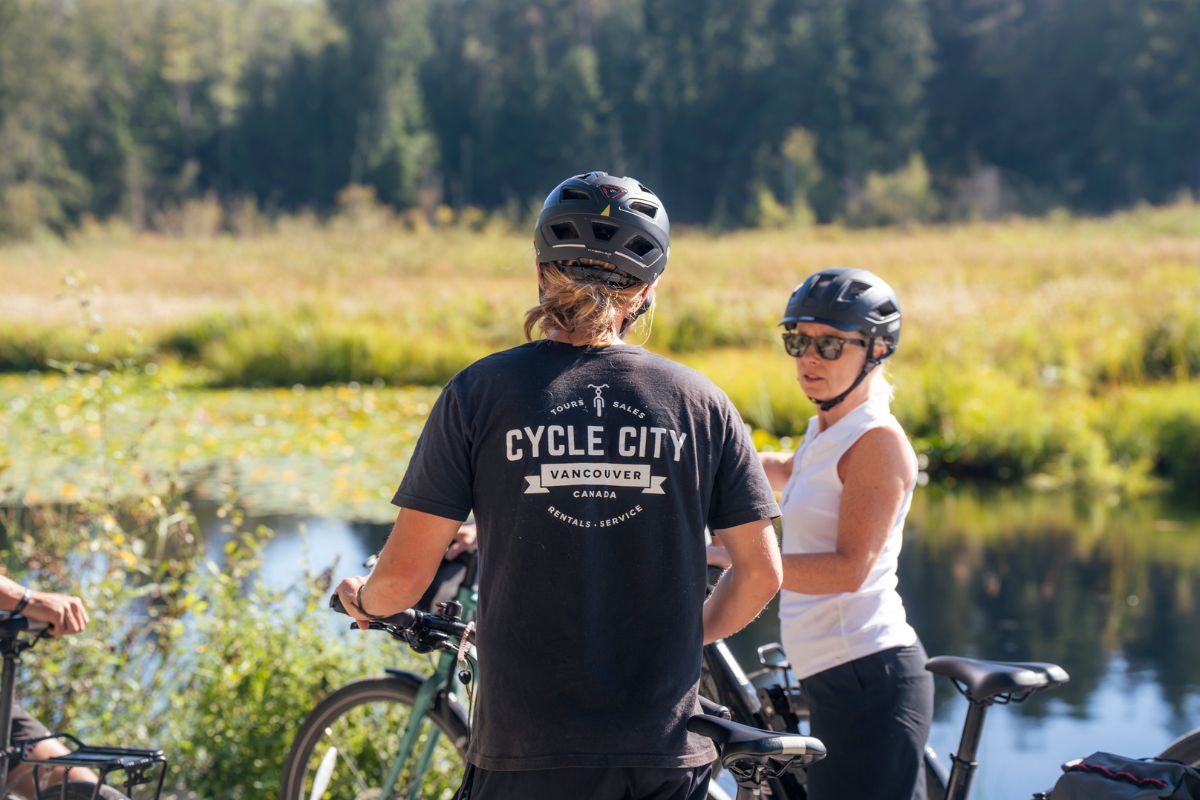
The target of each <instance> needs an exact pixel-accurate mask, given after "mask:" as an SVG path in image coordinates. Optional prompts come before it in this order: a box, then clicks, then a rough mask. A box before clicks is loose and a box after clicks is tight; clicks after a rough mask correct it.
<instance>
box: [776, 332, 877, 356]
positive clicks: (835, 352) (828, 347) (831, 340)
mask: <svg viewBox="0 0 1200 800" xmlns="http://www.w3.org/2000/svg"><path fill="white" fill-rule="evenodd" d="M847 343H849V344H852V345H856V346H858V347H866V346H867V343H866V342H865V341H863V340H862V339H847V338H845V337H842V336H809V335H808V334H807V333H794V332H792V331H785V332H784V334H783V349H784V350H787V352H788V355H789V356H795V357H796V358H800V357H801V356H803V355H804V354H805V353H807V352H808V346H809V345H811V344H815V345H816V346H817V355H819V356H820V357H821V358H823V359H825V360H826V361H837V360H838V359H839V358H841V357H842V348H844V347H845V346H846V344H847Z"/></svg>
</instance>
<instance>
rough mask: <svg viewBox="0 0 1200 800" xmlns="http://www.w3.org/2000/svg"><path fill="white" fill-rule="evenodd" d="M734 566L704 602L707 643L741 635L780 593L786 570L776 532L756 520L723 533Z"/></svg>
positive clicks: (723, 540) (723, 541) (764, 523)
mask: <svg viewBox="0 0 1200 800" xmlns="http://www.w3.org/2000/svg"><path fill="white" fill-rule="evenodd" d="M717 533H719V535H720V537H721V542H722V543H724V545H725V549H726V550H727V551H728V553H729V560H730V561H731V562H732V566H731V567H730V568H729V570H727V571H726V572H725V574H724V575H722V576H721V579H720V580H719V581H717V586H716V588H715V589H713V593H712V594H711V595H709V598H708V600H707V601H706V602H705V603H704V643H705V644H708V643H709V642H712V641H715V640H717V639H723V638H724V637H726V636H731V635H732V634H734V633H737V632H738V631H740V630H741V629H742V628H744V627H745V626H746V624H747V623H749V622H750V621H751V620H753V619H754V618H755V617H757V616H758V615H759V613H760V612H761V611H762V610H763V606H765V605H766V604H767V603H768V601H770V599H771V598H772V597H774V596H775V593H776V592H778V591H779V582H780V580H781V579H782V571H781V569H782V568H781V566H780V561H779V545H778V543H776V541H775V529H774V527H772V525H771V523H770V521H768V520H756V521H754V522H750V523H747V524H745V525H738V526H737V527H735V528H725V529H723V530H721V531H719V532H717Z"/></svg>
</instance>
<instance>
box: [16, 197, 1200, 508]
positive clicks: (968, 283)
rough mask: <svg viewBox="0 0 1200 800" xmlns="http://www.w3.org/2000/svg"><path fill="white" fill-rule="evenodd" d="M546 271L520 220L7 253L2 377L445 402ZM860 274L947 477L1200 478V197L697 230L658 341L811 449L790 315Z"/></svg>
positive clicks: (926, 442) (909, 409) (45, 245)
mask: <svg viewBox="0 0 1200 800" xmlns="http://www.w3.org/2000/svg"><path fill="white" fill-rule="evenodd" d="M532 260H533V253H532V249H531V247H530V244H529V242H528V240H527V237H526V236H524V235H515V234H512V233H508V232H505V231H504V230H502V229H500V228H498V227H496V226H491V227H486V228H484V229H476V228H473V227H464V226H455V225H450V226H447V227H442V228H429V227H425V228H420V229H413V228H411V227H404V226H401V225H399V224H398V223H396V222H395V221H394V220H390V219H388V218H381V219H376V220H373V221H370V224H367V223H365V222H363V221H362V220H361V219H358V218H357V217H354V216H353V215H351V216H348V217H346V218H335V219H334V220H333V221H331V222H329V223H325V224H319V223H317V222H316V221H315V220H313V219H304V218H296V219H285V220H282V221H280V222H279V223H278V224H276V225H274V226H272V227H270V228H268V229H264V230H262V231H260V232H258V233H255V234H253V235H248V236H245V237H243V238H231V237H228V236H217V237H192V238H187V237H178V238H163V237H149V236H139V235H134V234H131V233H129V232H128V231H122V230H120V229H111V230H110V229H105V228H103V227H100V228H94V229H88V230H86V231H85V232H84V233H81V234H80V235H79V236H78V237H77V238H76V239H74V240H72V241H68V242H57V241H43V242H35V243H31V244H23V245H13V246H8V247H5V248H0V280H3V281H4V282H5V286H6V291H5V293H4V294H3V296H0V369H7V370H10V371H28V370H44V369H53V368H54V367H55V365H56V364H62V363H66V362H74V363H85V364H91V365H93V366H94V368H96V369H103V368H105V367H106V366H108V365H111V364H112V363H114V362H115V361H116V360H120V359H124V360H126V361H130V362H135V363H141V364H146V363H151V362H153V363H156V364H157V365H158V366H159V367H161V368H162V369H164V371H171V369H172V366H171V365H172V364H180V365H182V366H183V370H182V373H181V374H183V375H185V376H186V377H185V378H184V380H185V382H186V383H189V384H191V385H200V386H209V387H228V388H237V387H292V386H294V385H306V386H321V385H326V384H334V385H339V384H343V385H344V384H350V383H355V384H358V385H362V386H377V385H379V384H383V385H388V386H408V385H414V384H415V385H424V386H438V385H440V384H442V383H443V382H444V381H445V380H446V379H448V378H449V377H450V376H451V375H453V374H454V373H455V372H456V371H457V370H459V369H460V368H462V367H463V366H465V365H466V364H468V363H470V362H471V361H472V360H474V359H476V358H478V357H479V356H480V355H482V354H484V353H486V352H490V351H492V350H495V349H499V348H503V347H509V346H512V345H515V344H518V343H519V342H520V341H521V340H522V335H521V331H520V324H521V319H522V312H523V311H524V310H525V308H526V307H527V306H528V305H530V304H531V303H532V302H533V301H534V300H535V297H536V294H535V288H534V282H533V275H532ZM839 264H847V265H859V266H864V267H867V268H869V269H872V270H874V271H876V272H878V273H879V274H881V275H883V276H884V277H886V278H887V279H888V280H889V281H890V282H891V283H892V284H893V285H894V286H895V287H896V289H897V291H898V293H899V296H900V298H901V301H902V305H903V309H904V314H905V327H904V334H903V339H902V342H901V348H900V352H899V354H898V355H897V356H896V358H895V361H894V363H893V364H892V365H890V366H891V369H892V372H893V375H894V378H895V381H896V384H897V387H898V392H897V398H896V408H897V412H898V414H899V415H900V416H901V418H902V419H903V420H904V422H905V423H906V425H908V426H909V431H910V433H911V434H912V435H913V437H914V439H915V440H916V442H917V444H918V448H919V449H920V450H921V451H922V452H923V454H924V455H925V456H926V457H927V458H928V459H929V463H930V474H931V475H932V476H934V477H935V478H936V479H939V480H941V479H954V480H964V479H981V478H982V479H987V480H999V481H1021V480H1029V479H1036V480H1037V481H1039V482H1043V483H1046V484H1054V485H1059V484H1062V483H1068V484H1076V485H1097V486H1108V485H1113V484H1124V485H1127V486H1137V485H1144V484H1145V483H1146V482H1147V481H1148V480H1149V479H1150V478H1153V477H1154V476H1166V477H1168V478H1169V479H1170V480H1171V481H1173V482H1179V481H1183V482H1184V483H1187V481H1188V480H1190V479H1188V478H1187V474H1188V473H1187V470H1186V464H1187V462H1188V459H1189V457H1190V454H1191V453H1192V452H1194V448H1195V443H1196V438H1197V437H1196V434H1195V432H1194V431H1195V425H1196V421H1197V419H1198V418H1200V413H1198V412H1197V410H1196V408H1197V406H1198V405H1200V400H1198V399H1196V398H1197V395H1200V389H1197V388H1196V387H1197V381H1198V380H1200V279H1198V277H1197V276H1200V207H1198V206H1197V205H1196V204H1194V203H1191V202H1182V203H1179V204H1177V205H1175V206H1171V207H1167V208H1160V209H1150V208H1140V209H1135V210H1133V211H1130V212H1128V213H1125V214H1121V215H1117V216H1114V217H1111V218H1107V219H1072V218H1067V217H1052V218H1050V219H1046V220H1040V221H1039V220H1015V221H1012V222H1008V223H999V224H968V225H962V226H956V227H948V228H933V227H928V228H924V227H914V228H908V229H903V230H895V229H893V230H862V231H849V230H844V229H841V228H838V227H815V228H803V229H796V230H771V231H755V232H739V233H731V234H725V235H714V234H710V233H705V232H701V231H688V230H683V231H678V232H677V233H676V236H675V246H674V248H673V252H672V260H671V266H670V268H669V269H668V271H667V273H666V274H665V276H664V278H663V282H662V284H661V286H660V288H659V292H658V303H657V305H656V310H655V313H654V316H653V326H652V331H651V333H650V335H649V338H648V340H647V341H646V344H647V346H648V347H650V348H652V349H655V350H658V351H660V352H663V353H665V354H667V355H670V356H672V357H676V358H680V359H681V360H684V361H685V362H687V363H690V364H692V365H694V366H696V367H697V368H699V369H701V370H702V371H704V372H705V373H706V374H708V375H709V376H710V377H712V378H713V379H714V380H715V381H716V382H717V383H718V384H719V385H720V386H721V387H722V388H723V389H725V390H726V391H727V392H728V393H729V395H730V396H731V397H732V398H733V399H734V401H735V403H736V404H737V405H738V407H739V409H741V411H742V412H743V414H744V415H745V417H746V419H747V420H748V421H749V422H750V423H751V424H752V425H753V426H754V427H756V428H758V429H761V430H763V431H765V432H766V434H769V435H771V436H789V435H795V434H797V433H799V432H801V431H802V430H803V428H804V425H805V422H806V420H807V418H808V416H809V415H810V414H811V413H812V408H811V405H810V404H809V403H808V401H807V400H806V399H805V398H804V397H803V396H802V395H801V394H800V393H799V391H798V388H797V387H796V385H795V382H794V380H793V378H792V373H791V370H792V367H791V361H790V359H788V358H786V357H785V356H784V355H783V354H782V352H781V350H780V348H779V345H778V328H777V327H776V322H777V320H778V317H779V314H780V312H781V309H782V307H783V305H784V302H785V301H786V299H787V296H788V294H789V293H790V291H791V289H792V288H793V287H794V286H795V284H796V283H797V282H798V281H799V280H800V279H801V278H803V277H804V276H805V275H806V274H808V273H809V272H811V271H812V270H814V269H817V268H820V267H823V266H829V265H839ZM81 269H86V271H87V274H88V275H89V276H90V279H91V280H92V281H94V282H95V284H96V286H97V287H98V289H99V291H98V293H96V294H95V296H94V298H93V302H92V304H91V305H90V306H89V307H88V309H87V310H86V313H85V314H84V317H85V318H84V319H83V320H82V323H83V324H82V326H81V325H80V322H81V320H80V309H79V308H78V306H77V304H76V303H74V302H73V301H72V300H71V298H70V297H69V293H67V295H68V296H64V292H63V291H62V288H61V286H60V280H61V276H62V275H63V274H74V273H76V272H77V271H79V270H81ZM97 320H98V321H97ZM131 329H132V330H136V331H138V335H139V338H138V339H137V340H136V342H137V343H136V344H132V345H131V344H130V342H131V341H133V340H131V338H130V336H129V331H130V330H131ZM643 337H644V332H642V331H640V330H635V331H634V333H633V334H632V336H631V339H632V340H633V341H635V342H637V341H641V340H642V339H643ZM1143 393H1144V394H1143ZM1143 396H1144V397H1145V398H1146V399H1144V400H1141V399H1139V398H1142V397H1143ZM1160 401H1161V402H1163V403H1166V406H1164V408H1167V407H1169V409H1170V411H1169V412H1168V411H1166V410H1163V408H1158V407H1156V406H1157V404H1158V403H1159V402H1160ZM239 402H240V401H239ZM266 413H267V416H268V417H270V416H271V414H270V413H269V411H268V412H266ZM1127 419H1131V420H1132V421H1131V422H1127V421H1126V420H1127Z"/></svg>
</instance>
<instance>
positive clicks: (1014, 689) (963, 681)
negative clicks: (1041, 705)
mask: <svg viewBox="0 0 1200 800" xmlns="http://www.w3.org/2000/svg"><path fill="white" fill-rule="evenodd" d="M925 669H927V670H929V671H930V672H932V673H934V674H935V675H945V676H946V677H948V678H950V679H951V680H952V681H954V682H955V685H956V686H958V689H959V691H960V692H962V693H963V694H964V695H966V696H967V699H969V700H971V701H972V702H975V703H1008V702H1013V701H1016V702H1020V701H1021V700H1024V699H1025V698H1026V697H1028V696H1029V695H1030V694H1032V693H1034V692H1036V691H1037V690H1038V689H1048V688H1052V687H1054V686H1061V685H1062V684H1064V683H1066V682H1067V681H1069V680H1071V676H1070V675H1068V674H1067V671H1066V670H1065V669H1063V668H1062V667H1060V666H1058V665H1057V664H1049V663H1046V662H1043V661H980V660H978V659H975V658H962V657H961V656H935V657H934V658H931V659H929V660H928V661H926V662H925Z"/></svg>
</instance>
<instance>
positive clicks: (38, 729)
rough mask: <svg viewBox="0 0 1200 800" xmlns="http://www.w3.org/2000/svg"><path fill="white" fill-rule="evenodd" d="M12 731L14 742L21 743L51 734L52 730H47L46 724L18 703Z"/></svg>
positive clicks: (14, 712)
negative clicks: (30, 714)
mask: <svg viewBox="0 0 1200 800" xmlns="http://www.w3.org/2000/svg"><path fill="white" fill-rule="evenodd" d="M11 731H12V743H13V744H20V743H21V742H24V741H28V740H30V739H40V738H42V737H43V736H49V735H50V731H48V730H46V726H45V725H43V724H42V723H40V722H38V721H37V720H36V719H34V718H33V717H31V716H29V714H28V713H26V711H25V709H23V708H21V707H20V706H17V705H14V706H13V715H12V728H11ZM10 769H11V767H10Z"/></svg>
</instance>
